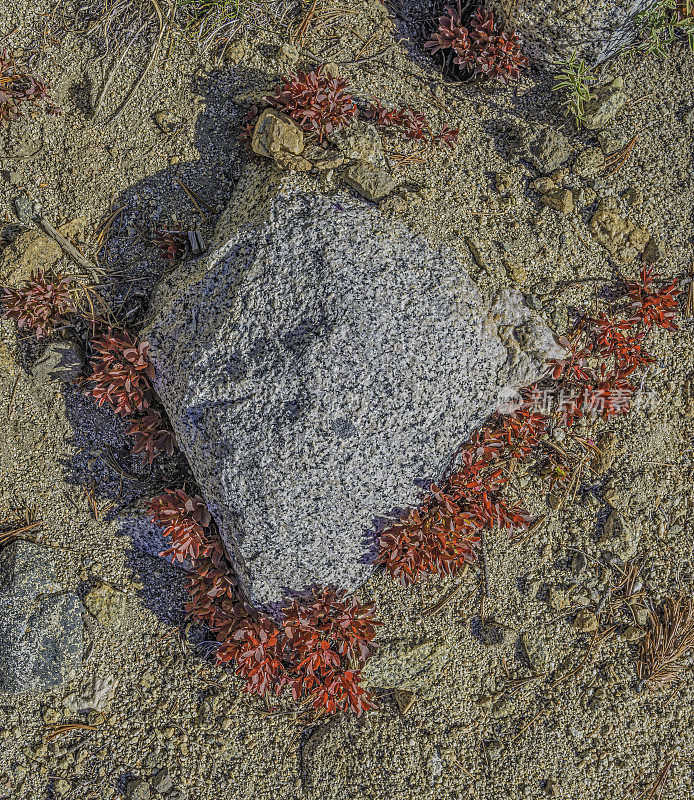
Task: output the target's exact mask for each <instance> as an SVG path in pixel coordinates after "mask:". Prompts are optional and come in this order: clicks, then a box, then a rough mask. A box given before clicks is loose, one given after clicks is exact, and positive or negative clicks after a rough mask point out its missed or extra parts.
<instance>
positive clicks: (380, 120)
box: [366, 102, 460, 148]
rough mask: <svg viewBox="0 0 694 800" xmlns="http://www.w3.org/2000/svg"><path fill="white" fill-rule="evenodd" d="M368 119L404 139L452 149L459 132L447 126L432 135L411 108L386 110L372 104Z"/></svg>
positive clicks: (424, 122)
mask: <svg viewBox="0 0 694 800" xmlns="http://www.w3.org/2000/svg"><path fill="white" fill-rule="evenodd" d="M366 116H367V118H368V119H371V120H373V122H374V124H375V125H377V126H378V127H379V128H383V129H388V128H395V129H397V130H398V131H399V132H400V133H402V134H403V135H404V137H405V138H406V139H414V140H416V141H428V142H431V143H432V144H434V143H438V144H445V145H447V146H448V147H451V148H452V147H454V145H455V142H456V140H457V138H458V134H459V133H460V131H459V130H458V129H457V128H449V127H448V126H446V127H443V128H441V130H440V131H439V132H438V133H436V134H435V133H433V132H432V130H431V127H430V126H429V123H428V121H427V119H426V117H425V116H424V114H422V113H421V112H419V111H415V110H414V109H413V108H412V107H411V106H405V107H404V108H400V109H398V108H386V107H385V106H383V105H381V103H379V102H376V103H372V104H371V105H370V106H369V107H368V109H367V111H366Z"/></svg>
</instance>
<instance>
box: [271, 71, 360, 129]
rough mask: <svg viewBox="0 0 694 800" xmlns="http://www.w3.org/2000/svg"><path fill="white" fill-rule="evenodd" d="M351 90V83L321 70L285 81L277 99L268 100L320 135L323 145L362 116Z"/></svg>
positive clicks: (278, 87) (276, 90)
mask: <svg viewBox="0 0 694 800" xmlns="http://www.w3.org/2000/svg"><path fill="white" fill-rule="evenodd" d="M347 86H348V83H347V81H345V80H342V79H340V78H333V77H331V76H330V75H328V74H327V73H326V72H325V69H324V67H322V66H321V67H318V68H317V69H315V70H313V71H312V72H297V73H296V74H291V75H288V76H285V77H283V78H282V83H281V84H280V85H279V86H277V87H276V89H275V93H274V95H272V96H270V97H266V98H265V100H266V101H267V102H268V103H269V104H270V105H272V106H274V107H275V108H278V109H280V110H281V111H283V112H284V113H285V114H288V115H289V116H290V117H291V118H292V119H294V120H295V121H296V122H297V123H298V125H299V126H300V127H301V128H302V129H303V130H305V131H308V132H315V133H317V134H318V139H319V141H321V140H322V139H323V137H324V136H326V135H329V134H331V133H332V132H333V131H336V130H338V129H340V128H343V127H344V126H345V125H348V124H349V123H350V122H352V121H353V120H355V119H356V118H357V116H358V111H357V105H356V103H355V102H354V98H353V97H352V95H351V94H350V93H349V92H348V91H347Z"/></svg>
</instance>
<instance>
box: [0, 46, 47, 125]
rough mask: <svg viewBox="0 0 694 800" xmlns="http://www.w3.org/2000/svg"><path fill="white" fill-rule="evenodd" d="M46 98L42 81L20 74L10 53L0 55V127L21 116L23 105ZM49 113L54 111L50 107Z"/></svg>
mask: <svg viewBox="0 0 694 800" xmlns="http://www.w3.org/2000/svg"><path fill="white" fill-rule="evenodd" d="M47 97H48V87H47V86H46V84H45V83H43V81H40V80H39V79H38V78H35V77H34V76H33V75H29V74H27V73H26V72H22V71H21V70H20V69H19V67H18V66H17V64H16V63H15V60H14V57H13V56H12V54H11V53H6V52H3V53H1V54H0V126H2V124H3V123H7V122H10V121H12V120H13V119H17V117H21V116H22V115H23V108H22V107H23V105H24V104H27V105H34V104H35V103H37V102H38V101H39V100H44V99H46V98H47ZM49 110H50V111H55V109H54V108H53V107H52V106H51V107H50V108H49Z"/></svg>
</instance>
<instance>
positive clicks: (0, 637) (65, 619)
mask: <svg viewBox="0 0 694 800" xmlns="http://www.w3.org/2000/svg"><path fill="white" fill-rule="evenodd" d="M82 637H83V622H82V604H81V602H80V599H79V597H78V596H77V594H76V593H75V592H72V591H63V589H62V586H61V584H60V582H59V581H58V567H57V564H56V563H55V554H54V553H53V552H52V551H51V550H48V549H47V548H45V547H39V546H38V545H35V544H32V543H31V542H24V541H18V542H14V543H12V544H9V545H7V546H6V547H4V548H2V550H0V692H8V693H20V692H35V691H46V690H48V689H51V688H54V687H56V686H59V685H60V684H61V683H63V682H64V681H65V680H68V679H69V678H70V677H72V676H74V674H75V673H76V671H77V669H78V668H79V667H80V665H81V662H82Z"/></svg>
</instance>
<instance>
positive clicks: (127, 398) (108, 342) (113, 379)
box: [89, 330, 154, 415]
mask: <svg viewBox="0 0 694 800" xmlns="http://www.w3.org/2000/svg"><path fill="white" fill-rule="evenodd" d="M92 347H93V349H94V351H95V353H96V355H95V356H94V358H93V359H92V360H91V365H92V368H93V370H94V371H93V373H92V375H91V377H90V379H89V380H90V381H91V382H92V383H93V384H94V387H93V389H92V390H91V394H92V395H93V396H94V398H95V399H96V401H97V403H98V404H99V405H100V406H101V405H103V404H104V403H105V402H108V403H109V405H110V406H111V408H113V410H114V411H115V412H116V414H123V415H124V414H134V413H135V412H136V411H143V410H144V409H145V408H147V407H148V406H149V403H150V399H151V393H152V387H151V384H150V379H151V378H153V377H154V367H153V366H152V365H151V364H150V362H149V359H148V357H147V351H148V349H149V344H148V343H147V342H137V341H135V340H134V339H133V338H132V337H131V336H130V334H129V333H127V332H125V331H124V332H116V331H112V330H109V331H108V333H106V334H105V335H103V336H101V337H98V338H96V339H93V340H92Z"/></svg>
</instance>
